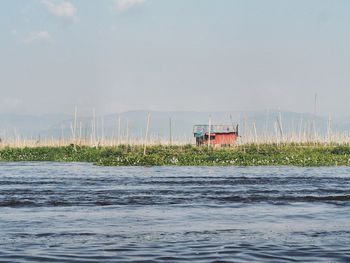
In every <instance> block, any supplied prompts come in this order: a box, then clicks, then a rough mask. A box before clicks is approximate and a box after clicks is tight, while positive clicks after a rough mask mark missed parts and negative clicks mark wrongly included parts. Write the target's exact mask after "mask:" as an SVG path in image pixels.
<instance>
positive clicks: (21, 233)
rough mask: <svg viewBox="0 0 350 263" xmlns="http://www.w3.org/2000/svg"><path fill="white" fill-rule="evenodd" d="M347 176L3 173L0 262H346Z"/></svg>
mask: <svg viewBox="0 0 350 263" xmlns="http://www.w3.org/2000/svg"><path fill="white" fill-rule="evenodd" d="M349 187H350V168H345V167H334V168H292V167H256V168H252V167H244V168H243V167H242V168H239V167H238V168H237V167H225V168H219V167H210V168H208V167H152V168H146V167H108V168H107V167H96V166H92V165H90V164H77V163H75V164H65V163H60V164H57V163H17V164H12V163H8V164H0V261H10V262H36V261H44V262H81V261H89V262H130V261H136V260H143V261H151V262H152V261H153V262H163V261H165V260H169V261H171V262H182V261H183V262H210V261H215V260H224V261H228V262H232V261H233V262H243V261H244V262H252V261H258V262H281V261H296V260H298V261H302V262H330V261H331V262H349V260H350V252H349V251H350V231H349V229H350V222H349V217H350V202H349V201H350V195H349V193H348V189H349Z"/></svg>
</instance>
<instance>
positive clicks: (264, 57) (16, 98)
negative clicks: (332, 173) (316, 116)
mask: <svg viewBox="0 0 350 263" xmlns="http://www.w3.org/2000/svg"><path fill="white" fill-rule="evenodd" d="M349 14H350V1H348V0H327V1H326V0H308V1H305V0H288V1H287V0H264V1H262V0H241V1H238V0H237V1H236V0H119V1H118V0H2V1H0V85H1V86H0V91H1V94H0V113H5V112H6V113H8V112H13V113H35V114H40V113H62V112H63V113H72V112H73V108H74V105H78V106H79V108H80V109H81V110H84V111H86V112H91V110H92V108H93V107H96V109H97V110H98V111H99V112H101V113H108V112H117V111H125V110H133V109H151V110H197V111H214V110H232V111H234V110H256V109H266V108H275V109H285V110H293V111H298V112H312V111H313V99H314V94H315V93H317V94H318V98H319V99H318V105H319V106H318V111H319V113H323V114H327V113H328V112H332V113H334V114H347V111H348V108H349V107H348V105H349V102H348V101H349V98H350V72H349V70H350V52H349V51H350V16H349Z"/></svg>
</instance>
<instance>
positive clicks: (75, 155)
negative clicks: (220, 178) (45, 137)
mask: <svg viewBox="0 0 350 263" xmlns="http://www.w3.org/2000/svg"><path fill="white" fill-rule="evenodd" d="M22 161H23V162H28V161H45V162H46V161H47V162H89V163H93V164H96V165H104V166H164V165H170V166H276V165H291V166H337V165H338V166H350V146H348V145H318V144H284V145H276V144H264V145H255V144H250V145H240V146H235V147H230V148H210V149H208V147H196V146H192V145H185V146H164V145H160V146H149V147H148V148H147V151H146V154H144V148H143V147H142V146H131V145H129V146H126V145H120V146H117V147H97V148H96V147H86V146H82V147H80V146H74V145H71V146H65V147H37V148H29V147H28V148H9V147H8V148H2V149H0V162H22Z"/></svg>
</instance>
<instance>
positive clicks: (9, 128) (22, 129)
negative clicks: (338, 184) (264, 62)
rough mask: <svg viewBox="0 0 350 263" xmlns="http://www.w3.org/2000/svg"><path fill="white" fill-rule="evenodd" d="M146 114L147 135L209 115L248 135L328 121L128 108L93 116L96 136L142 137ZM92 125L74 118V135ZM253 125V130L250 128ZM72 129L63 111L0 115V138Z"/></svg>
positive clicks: (183, 127) (180, 131)
mask: <svg viewBox="0 0 350 263" xmlns="http://www.w3.org/2000/svg"><path fill="white" fill-rule="evenodd" d="M148 113H150V114H151V122H150V135H151V136H153V137H159V138H169V134H170V127H171V130H172V131H171V132H172V135H173V136H174V137H175V138H187V139H188V138H191V137H192V127H193V125H195V124H207V123H208V120H209V117H210V118H211V122H212V123H213V124H239V126H240V133H241V135H247V134H248V133H250V134H251V133H252V132H253V130H255V129H256V133H257V135H258V136H259V135H261V134H267V133H275V132H276V123H278V122H281V126H282V128H283V132H285V133H291V132H294V133H297V132H300V131H301V130H302V131H303V132H305V131H307V132H310V129H314V127H315V130H316V131H317V133H319V134H321V135H324V134H325V133H326V132H327V126H328V125H329V123H330V122H329V119H328V117H325V116H315V115H313V114H309V113H296V112H287V111H276V110H273V111H242V112H195V111H169V112H166V111H150V112H148V111H128V112H122V113H118V114H109V115H104V116H96V118H95V125H94V126H95V131H96V135H97V136H98V137H101V136H103V137H105V138H111V137H113V138H116V137H117V136H118V134H120V136H126V134H127V127H128V134H129V136H130V137H135V138H142V137H143V136H144V133H145V130H146V125H147V115H148ZM119 120H120V121H119ZM170 120H171V125H170ZM119 123H120V128H119ZM331 124H332V125H331V127H332V130H333V131H337V132H347V131H350V121H349V120H346V119H345V120H344V119H343V120H340V119H335V120H331ZM278 125H279V124H278ZM92 126H93V118H92V117H91V116H82V117H78V118H77V121H76V134H77V136H78V135H81V136H83V137H87V138H89V137H90V135H91V132H92ZM254 126H255V129H253V128H254ZM73 129H74V117H73V116H70V115H65V114H48V115H40V116H37V115H15V114H3V115H0V138H14V137H18V136H20V137H23V138H38V137H42V138H43V137H46V138H51V137H53V138H60V137H64V138H70V137H71V136H72V130H73ZM119 131H120V132H119ZM254 132H255V131H254Z"/></svg>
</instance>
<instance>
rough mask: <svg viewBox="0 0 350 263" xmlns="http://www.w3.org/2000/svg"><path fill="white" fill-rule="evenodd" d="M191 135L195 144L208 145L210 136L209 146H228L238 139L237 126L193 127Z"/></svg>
mask: <svg viewBox="0 0 350 263" xmlns="http://www.w3.org/2000/svg"><path fill="white" fill-rule="evenodd" d="M193 134H194V137H195V138H196V144H197V146H199V145H208V144H209V136H210V145H213V146H230V145H233V144H234V143H235V142H236V140H237V137H238V125H237V126H234V125H210V131H209V125H194V126H193Z"/></svg>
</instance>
